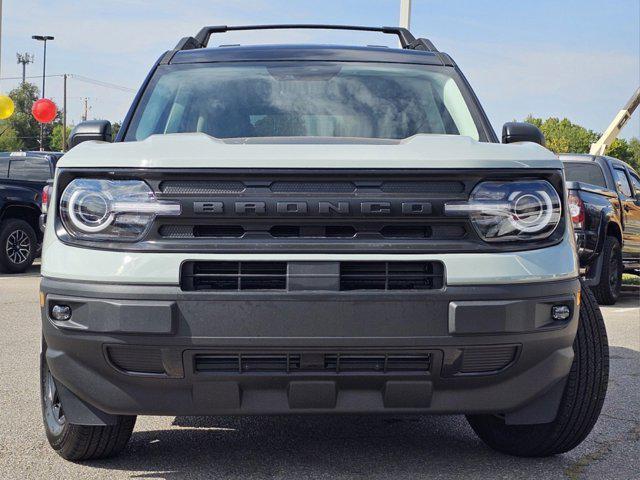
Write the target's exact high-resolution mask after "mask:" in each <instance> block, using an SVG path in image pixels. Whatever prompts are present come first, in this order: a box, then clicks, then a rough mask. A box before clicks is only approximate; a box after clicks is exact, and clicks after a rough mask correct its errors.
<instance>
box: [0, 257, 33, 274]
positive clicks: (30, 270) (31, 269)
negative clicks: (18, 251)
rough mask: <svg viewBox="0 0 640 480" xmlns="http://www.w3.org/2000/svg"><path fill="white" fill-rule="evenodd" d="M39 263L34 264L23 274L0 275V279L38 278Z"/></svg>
mask: <svg viewBox="0 0 640 480" xmlns="http://www.w3.org/2000/svg"><path fill="white" fill-rule="evenodd" d="M39 276H40V262H39V261H38V263H34V264H33V265H31V266H30V267H29V268H27V270H26V271H25V272H23V273H0V278H19V277H39Z"/></svg>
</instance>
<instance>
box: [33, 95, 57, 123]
mask: <svg viewBox="0 0 640 480" xmlns="http://www.w3.org/2000/svg"><path fill="white" fill-rule="evenodd" d="M31 113H33V116H34V117H35V119H36V120H37V121H38V122H39V123H49V122H53V121H54V120H55V118H56V115H57V113H58V107H56V104H55V103H53V102H52V101H51V100H49V99H48V98H41V99H40V100H36V101H35V102H33V106H32V107H31Z"/></svg>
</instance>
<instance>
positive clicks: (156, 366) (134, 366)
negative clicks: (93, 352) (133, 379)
mask: <svg viewBox="0 0 640 480" xmlns="http://www.w3.org/2000/svg"><path fill="white" fill-rule="evenodd" d="M107 355H109V359H110V360H111V363H113V364H114V365H115V366H116V367H117V368H119V369H120V370H123V371H125V372H129V373H157V374H163V373H165V370H164V366H163V364H162V354H161V352H160V349H159V348H151V347H139V346H110V347H107Z"/></svg>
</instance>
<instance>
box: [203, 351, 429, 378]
mask: <svg viewBox="0 0 640 480" xmlns="http://www.w3.org/2000/svg"><path fill="white" fill-rule="evenodd" d="M311 356H312V357H313V358H314V359H315V358H317V357H319V359H320V361H319V362H309V361H306V360H305V354H304V353H235V354H227V353H225V354H197V355H195V358H194V370H195V371H196V372H198V373H258V372H278V373H296V372H299V373H306V372H325V373H353V372H361V373H376V372H377V373H391V372H411V373H416V374H424V373H428V372H429V371H430V369H431V358H432V356H431V354H430V353H405V354H395V353H389V354H387V353H377V354H355V353H325V354H317V353H314V354H311ZM323 359H324V360H323Z"/></svg>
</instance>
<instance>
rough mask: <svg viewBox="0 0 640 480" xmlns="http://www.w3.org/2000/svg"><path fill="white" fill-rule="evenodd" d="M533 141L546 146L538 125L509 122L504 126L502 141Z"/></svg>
mask: <svg viewBox="0 0 640 480" xmlns="http://www.w3.org/2000/svg"><path fill="white" fill-rule="evenodd" d="M514 142H533V143H537V144H539V145H542V146H543V147H544V146H545V141H544V135H543V134H542V132H541V131H540V129H539V128H538V127H536V126H535V125H532V124H530V123H526V122H507V123H505V124H504V126H503V127H502V143H514Z"/></svg>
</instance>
